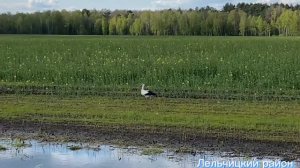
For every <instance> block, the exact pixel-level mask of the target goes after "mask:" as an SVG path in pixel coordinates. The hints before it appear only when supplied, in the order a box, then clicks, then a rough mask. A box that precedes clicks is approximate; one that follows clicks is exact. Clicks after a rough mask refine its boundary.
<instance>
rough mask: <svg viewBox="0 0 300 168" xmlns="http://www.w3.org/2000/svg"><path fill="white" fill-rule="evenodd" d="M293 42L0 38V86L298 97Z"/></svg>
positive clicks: (54, 90)
mask: <svg viewBox="0 0 300 168" xmlns="http://www.w3.org/2000/svg"><path fill="white" fill-rule="evenodd" d="M299 42H300V38H295V37H286V38H285V37H274V38H265V37H264V38H262V37H245V38H244V37H126V36H124V37H120V36H116V37H107V36H80V37H78V36H75V37H74V36H0V87H2V88H5V89H6V90H8V91H9V90H12V91H13V93H24V92H26V93H46V94H57V95H71V94H72V95H74V94H76V95H98V94H100V95H101V94H102V95H103V94H104V95H105V96H111V95H115V94H117V96H120V95H121V96H128V95H131V94H132V92H133V91H134V90H136V89H137V88H139V85H140V84H141V83H145V84H146V85H150V86H151V89H154V90H156V91H158V92H159V93H160V95H161V96H164V97H189V98H192V97H209V98H222V99H231V98H232V97H234V98H236V99H255V98H256V97H263V98H264V99H270V97H271V98H272V96H276V97H278V96H279V97H280V96H281V97H286V96H288V97H297V98H299V93H300V66H299V64H300V58H299V55H298V45H299ZM8 88H9V89H8ZM0 90H1V89H0Z"/></svg>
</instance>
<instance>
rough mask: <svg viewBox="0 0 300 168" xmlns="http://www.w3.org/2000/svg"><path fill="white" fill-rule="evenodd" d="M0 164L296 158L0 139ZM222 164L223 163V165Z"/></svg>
mask: <svg viewBox="0 0 300 168" xmlns="http://www.w3.org/2000/svg"><path fill="white" fill-rule="evenodd" d="M0 146H1V147H2V150H1V151H0V165H1V167H5V168H14V167H23V168H54V167H55V168H57V167H74V168H76V167H88V168H96V167H122V168H131V167H145V168H146V167H156V168H158V167H162V168H166V167H170V168H171V167H172V168H177V167H178V168H194V167H213V166H215V167H218V166H220V165H221V164H224V165H227V166H228V165H229V164H231V165H234V166H236V167H237V166H239V165H241V164H243V165H249V166H250V165H251V166H252V167H261V166H265V167H266V166H268V167H271V165H272V164H273V165H275V164H276V165H277V167H278V166H281V167H290V168H297V167H300V164H299V162H298V161H297V160H296V161H284V160H281V159H280V158H276V157H264V158H257V157H253V158H252V157H246V156H236V155H234V154H231V153H221V152H220V153H218V152H214V153H212V152H196V153H193V154H190V153H189V154H183V153H177V152H176V151H172V150H169V149H155V148H138V147H133V146H126V147H121V146H114V145H102V144H101V145H98V144H93V145H91V144H82V143H54V142H39V141H35V140H30V141H21V140H11V139H1V140H0ZM224 165H223V166H224Z"/></svg>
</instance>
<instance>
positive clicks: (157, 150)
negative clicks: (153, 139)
mask: <svg viewBox="0 0 300 168" xmlns="http://www.w3.org/2000/svg"><path fill="white" fill-rule="evenodd" d="M161 153H164V150H163V149H161V148H145V149H143V151H142V153H141V154H142V155H159V154H161Z"/></svg>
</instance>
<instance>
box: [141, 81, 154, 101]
mask: <svg viewBox="0 0 300 168" xmlns="http://www.w3.org/2000/svg"><path fill="white" fill-rule="evenodd" d="M144 87H145V84H142V89H141V95H143V96H145V98H149V97H154V96H157V95H156V93H154V92H152V91H150V90H145V89H144Z"/></svg>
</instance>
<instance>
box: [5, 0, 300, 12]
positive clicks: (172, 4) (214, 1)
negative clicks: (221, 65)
mask: <svg viewBox="0 0 300 168" xmlns="http://www.w3.org/2000/svg"><path fill="white" fill-rule="evenodd" d="M227 2H230V3H233V4H236V3H238V2H247V3H257V2H261V3H274V2H279V3H287V4H296V3H300V0H0V12H1V13H3V12H12V13H15V12H34V11H43V10H53V9H56V10H61V9H67V10H75V9H84V8H87V9H111V10H114V9H131V10H144V9H151V10H155V9H166V8H179V7H180V8H182V9H188V8H195V7H205V6H207V5H209V6H212V7H215V8H217V9H221V8H222V6H223V5H224V4H225V3H227Z"/></svg>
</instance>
